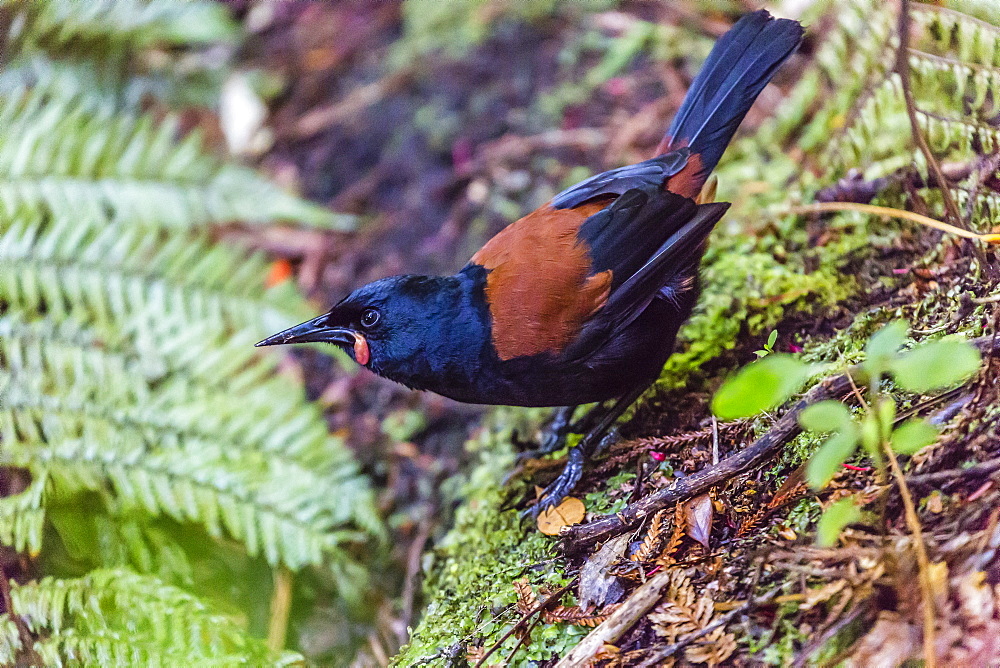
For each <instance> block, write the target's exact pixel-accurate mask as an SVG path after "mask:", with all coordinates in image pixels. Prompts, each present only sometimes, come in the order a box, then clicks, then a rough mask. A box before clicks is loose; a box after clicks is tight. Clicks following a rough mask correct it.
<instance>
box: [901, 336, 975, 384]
mask: <svg viewBox="0 0 1000 668" xmlns="http://www.w3.org/2000/svg"><path fill="white" fill-rule="evenodd" d="M981 361H982V356H981V355H980V354H979V351H978V350H977V349H976V348H974V347H973V346H972V345H970V344H969V343H967V342H966V341H962V340H960V339H942V340H940V341H932V342H931V343H925V344H923V345H921V346H917V347H916V348H914V349H913V350H911V351H910V352H908V353H904V354H902V355H900V356H899V357H897V358H896V359H894V360H892V363H891V366H890V370H891V371H892V374H893V376H895V377H896V382H897V383H899V386H900V387H902V388H903V389H904V390H907V391H908V392H920V393H924V392H931V391H934V390H941V389H945V388H947V387H951V386H953V385H957V384H958V383H960V382H961V381H963V380H965V379H966V378H968V377H969V376H971V375H972V374H974V373H976V371H978V370H979V365H980V363H981Z"/></svg>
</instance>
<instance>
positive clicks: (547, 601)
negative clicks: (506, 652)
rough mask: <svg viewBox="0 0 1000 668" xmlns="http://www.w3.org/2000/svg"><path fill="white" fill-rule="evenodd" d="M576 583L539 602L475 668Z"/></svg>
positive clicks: (495, 644)
mask: <svg viewBox="0 0 1000 668" xmlns="http://www.w3.org/2000/svg"><path fill="white" fill-rule="evenodd" d="M575 583H576V578H573V579H572V580H570V581H569V582H568V583H567V584H565V585H564V586H562V587H560V588H559V589H557V590H555V591H554V592H552V594H550V595H549V596H547V597H545V598H544V599H542V600H541V601H539V602H538V605H536V606H535V607H533V608H532V609H531V610H528V612H526V613H524V614H523V615H521V619H519V620H517V623H516V624H514V626H512V627H510V629H509V630H508V631H507V633H505V634H503V636H502V637H501V638H500V639H499V640H497V641H496V642H495V643H494V644H493V647H490V648H489V649H488V650H486V652H485V653H484V654H483V656H482V657H480V659H479V661H476V665H475V666H473V668H480V666H483V665H485V664H486V659H488V658H490V655H491V654H493V652H495V651H497V650H498V649H500V646H501V645H503V644H504V643H505V642H507V638H509V637H511V636H512V635H514V634H515V633H517V632H518V631H519V630H520V629H521V628H522V627H523V626H524V625H525V624H527V623H528V621H529V620H530V619H531V618H532V617H534V616H535V615H537V614H538V613H539V612H541V611H542V610H543V609H544V608H545V607H546V606H548V605H549V604H550V603H554V602H555V601H558V600H559V598H560V597H561V596H562V595H563V594H565V593H566V592H567V591H569V588H570V587H572V586H573V585H574V584H575Z"/></svg>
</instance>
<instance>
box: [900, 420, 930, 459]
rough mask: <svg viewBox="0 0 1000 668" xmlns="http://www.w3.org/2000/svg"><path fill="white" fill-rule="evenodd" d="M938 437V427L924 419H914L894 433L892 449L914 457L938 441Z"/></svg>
mask: <svg viewBox="0 0 1000 668" xmlns="http://www.w3.org/2000/svg"><path fill="white" fill-rule="evenodd" d="M937 437H938V430H937V427H935V426H934V425H932V424H931V423H930V422H928V421H927V420H924V419H922V418H914V419H912V420H907V421H906V422H904V423H903V424H902V425H900V427H899V429H897V430H896V431H894V432H892V441H891V442H892V449H893V450H895V451H896V452H898V453H899V454H901V455H912V454H913V453H915V452H917V451H918V450H921V449H922V448H926V447H927V446H928V445H930V444H931V443H933V442H934V441H936V440H937Z"/></svg>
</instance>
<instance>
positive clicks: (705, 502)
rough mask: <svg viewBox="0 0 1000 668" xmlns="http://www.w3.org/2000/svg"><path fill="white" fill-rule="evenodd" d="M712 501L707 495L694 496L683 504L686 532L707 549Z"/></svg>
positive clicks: (710, 528)
mask: <svg viewBox="0 0 1000 668" xmlns="http://www.w3.org/2000/svg"><path fill="white" fill-rule="evenodd" d="M713 515H714V513H713V511H712V499H711V498H709V496H708V494H701V495H700V496H696V497H694V498H693V499H691V500H690V501H688V502H687V503H685V504H684V518H685V520H686V523H687V532H688V535H689V536H691V538H694V539H695V540H696V541H698V542H699V543H701V544H702V545H704V546H705V549H706V550H707V549H708V541H709V539H710V538H711V535H712V517H713Z"/></svg>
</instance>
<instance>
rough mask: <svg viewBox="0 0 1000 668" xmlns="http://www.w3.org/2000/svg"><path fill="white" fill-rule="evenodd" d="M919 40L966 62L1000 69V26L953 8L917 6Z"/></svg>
mask: <svg viewBox="0 0 1000 668" xmlns="http://www.w3.org/2000/svg"><path fill="white" fill-rule="evenodd" d="M912 20H913V25H914V28H915V29H916V34H917V36H918V39H923V40H924V41H926V42H928V43H931V44H933V45H934V47H935V48H936V49H937V50H941V51H949V52H953V53H954V54H955V57H956V58H957V59H958V60H960V61H962V62H965V63H976V64H979V65H986V66H992V67H1000V27H997V26H996V25H993V24H991V23H987V22H986V21H984V20H982V19H979V18H975V17H973V16H970V15H969V14H965V13H963V12H960V11H957V10H955V9H951V8H949V7H940V6H937V5H930V4H914V5H913V11H912Z"/></svg>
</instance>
